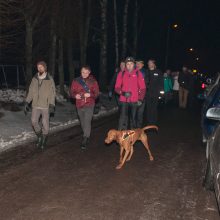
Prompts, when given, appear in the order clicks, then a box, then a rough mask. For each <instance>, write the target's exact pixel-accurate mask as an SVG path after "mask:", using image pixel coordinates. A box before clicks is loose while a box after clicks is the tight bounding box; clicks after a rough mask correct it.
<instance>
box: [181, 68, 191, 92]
mask: <svg viewBox="0 0 220 220" xmlns="http://www.w3.org/2000/svg"><path fill="white" fill-rule="evenodd" d="M191 78H192V77H191V74H190V73H189V72H180V73H179V78H178V82H179V85H180V86H181V87H182V88H184V89H187V90H189V89H190V86H191Z"/></svg>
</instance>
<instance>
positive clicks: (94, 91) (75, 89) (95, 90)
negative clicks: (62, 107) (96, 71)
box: [71, 75, 99, 108]
mask: <svg viewBox="0 0 220 220" xmlns="http://www.w3.org/2000/svg"><path fill="white" fill-rule="evenodd" d="M79 80H84V82H85V83H86V85H87V86H88V88H89V90H90V91H89V93H90V95H91V96H90V97H89V98H84V94H85V93H87V92H86V91H85V89H84V88H83V86H82V85H81V84H80V82H79ZM77 94H80V95H81V96H82V98H81V99H76V107H77V108H83V107H86V106H95V100H96V98H97V97H98V96H99V86H98V83H97V81H96V79H95V78H94V77H93V76H92V75H90V76H89V77H88V78H87V79H82V78H81V77H78V78H76V79H75V80H73V82H72V85H71V95H72V97H73V98H74V99H75V98H76V95H77Z"/></svg>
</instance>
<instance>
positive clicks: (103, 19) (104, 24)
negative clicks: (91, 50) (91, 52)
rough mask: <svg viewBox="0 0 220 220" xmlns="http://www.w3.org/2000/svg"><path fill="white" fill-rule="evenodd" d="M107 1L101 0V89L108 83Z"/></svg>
mask: <svg viewBox="0 0 220 220" xmlns="http://www.w3.org/2000/svg"><path fill="white" fill-rule="evenodd" d="M107 2H108V0H100V5H101V34H102V35H101V51H100V69H99V82H101V83H100V87H101V90H104V89H106V85H107Z"/></svg>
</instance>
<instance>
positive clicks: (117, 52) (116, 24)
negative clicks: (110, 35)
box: [114, 0, 119, 66]
mask: <svg viewBox="0 0 220 220" xmlns="http://www.w3.org/2000/svg"><path fill="white" fill-rule="evenodd" d="M114 23H115V66H117V65H118V62H119V48H118V17H117V3H116V0H114Z"/></svg>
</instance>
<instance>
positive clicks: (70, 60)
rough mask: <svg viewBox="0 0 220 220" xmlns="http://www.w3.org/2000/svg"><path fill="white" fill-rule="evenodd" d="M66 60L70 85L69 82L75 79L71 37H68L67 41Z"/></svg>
mask: <svg viewBox="0 0 220 220" xmlns="http://www.w3.org/2000/svg"><path fill="white" fill-rule="evenodd" d="M67 59H68V69H69V84H70V85H71V82H72V80H73V79H74V77H75V68H74V65H73V40H72V38H71V37H69V38H68V41H67Z"/></svg>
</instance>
